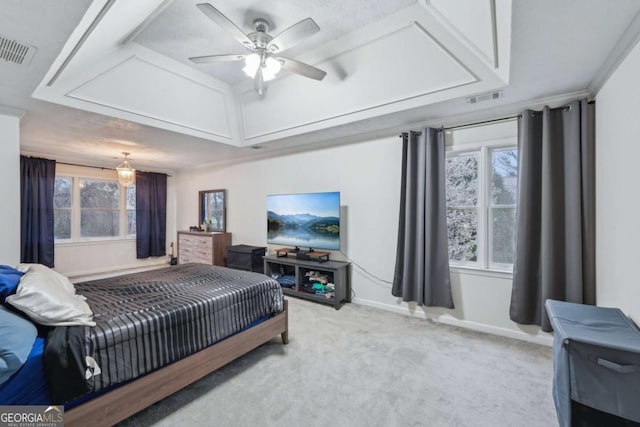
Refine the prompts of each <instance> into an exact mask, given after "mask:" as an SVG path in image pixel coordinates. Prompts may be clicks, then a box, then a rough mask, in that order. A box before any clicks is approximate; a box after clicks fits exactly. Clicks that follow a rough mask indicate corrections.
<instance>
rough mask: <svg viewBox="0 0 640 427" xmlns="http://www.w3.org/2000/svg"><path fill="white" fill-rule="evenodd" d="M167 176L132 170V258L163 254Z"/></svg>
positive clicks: (165, 237)
mask: <svg viewBox="0 0 640 427" xmlns="http://www.w3.org/2000/svg"><path fill="white" fill-rule="evenodd" d="M166 247H167V175H165V174H163V173H153V172H138V171H136V257H137V258H149V257H152V256H164V255H166V253H167V250H166Z"/></svg>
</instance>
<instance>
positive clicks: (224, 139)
mask: <svg viewBox="0 0 640 427" xmlns="http://www.w3.org/2000/svg"><path fill="white" fill-rule="evenodd" d="M197 2H198V1H196V0H184V1H174V2H170V1H167V0H165V1H163V0H138V1H136V2H123V1H115V0H94V1H93V2H92V4H91V5H90V7H89V9H88V11H87V13H86V14H85V16H84V18H83V19H82V21H81V22H80V24H79V25H78V27H77V28H76V29H75V31H74V32H73V33H72V35H71V37H70V38H69V40H68V42H67V43H66V45H65V46H64V48H63V50H62V52H61V53H60V55H59V56H58V58H57V59H56V60H55V61H54V63H53V65H52V66H51V68H50V69H49V71H48V72H47V74H46V75H45V78H44V79H43V80H42V83H41V84H40V85H39V86H38V88H37V89H36V90H35V92H34V94H33V96H34V97H36V98H38V99H42V100H46V101H49V102H54V103H58V104H62V105H67V106H70V107H75V108H79V109H83V110H87V111H92V112H95V113H100V114H105V115H109V116H113V117H117V118H120V119H125V120H129V121H132V122H137V123H140V124H143V125H149V126H153V127H158V128H161V129H166V130H171V131H174V132H179V133H183V134H186V135H191V136H196V137H199V138H204V139H207V140H210V141H215V142H218V143H223V144H228V145H231V146H237V147H243V146H249V145H255V144H260V143H265V142H269V141H274V140H278V139H282V138H286V137H291V136H296V135H304V134H306V133H310V132H315V131H318V130H322V129H328V128H331V127H334V126H339V125H341V124H345V123H349V122H354V121H358V120H367V119H372V118H376V117H379V116H384V115H388V114H391V113H397V112H401V111H404V110H408V109H411V108H415V107H416V106H424V105H428V104H433V103H437V102H442V101H446V100H450V99H454V98H459V97H462V96H467V95H473V94H478V93H482V92H487V91H492V90H496V89H500V88H502V87H504V86H506V85H507V84H508V80H509V67H508V64H509V54H510V40H511V1H510V0H484V1H478V0H458V1H456V2H450V1H444V0H431V1H427V0H421V1H418V2H413V1H407V0H404V1H399V2H390V1H383V0H378V1H373V2H372V1H365V0H358V1H349V2H344V1H329V2H322V5H321V6H320V5H319V3H318V2H315V1H313V0H306V1H303V2H301V1H293V0H286V1H278V2H263V3H259V4H258V3H254V2H251V1H249V0H244V1H237V2H233V3H231V2H222V1H215V0H211V4H212V5H214V6H215V7H217V8H219V9H220V10H221V11H222V12H223V13H225V14H226V15H227V16H228V17H229V18H230V19H231V20H232V21H233V22H235V23H236V25H238V26H239V27H240V28H242V29H243V30H244V31H246V32H250V31H251V25H252V24H251V23H252V21H253V20H254V19H255V18H257V17H261V18H265V19H267V20H268V21H269V22H270V24H271V25H272V31H270V32H271V33H272V34H277V33H278V32H279V31H282V30H283V29H284V28H287V27H289V26H290V25H292V24H294V23H296V22H298V21H300V20H301V19H304V18H307V17H309V16H310V17H311V18H313V19H314V20H315V21H316V22H317V23H318V25H319V26H320V28H321V31H320V32H319V33H318V34H316V35H314V36H311V37H309V38H308V39H305V40H303V41H302V42H300V43H299V44H297V45H296V46H294V47H292V48H291V49H288V50H287V51H285V52H284V53H283V56H286V57H289V58H293V59H297V60H300V61H303V62H307V63H309V64H312V65H314V66H317V67H319V68H321V69H323V70H325V71H327V73H328V74H327V77H326V78H325V80H323V81H315V80H310V79H306V78H303V77H300V76H297V75H293V74H287V73H285V72H283V73H280V74H279V75H278V77H277V78H276V79H275V80H273V81H271V82H269V84H268V90H267V92H266V94H265V95H264V96H262V97H260V96H258V95H257V93H256V92H255V91H254V90H253V81H252V80H250V79H249V78H247V77H245V76H244V74H243V73H242V71H241V69H240V66H239V64H206V65H199V64H193V63H191V62H190V61H188V59H187V58H188V57H191V56H199V55H209V54H221V53H237V52H239V53H242V52H244V48H243V46H241V45H240V44H239V43H238V42H237V41H235V40H234V39H233V38H232V37H231V36H229V35H228V34H227V33H226V32H224V31H223V30H222V29H221V28H220V27H218V26H217V25H216V24H215V23H214V22H213V21H211V20H209V19H208V18H207V17H206V16H204V15H203V14H202V13H201V12H200V11H199V10H198V9H197V8H196V7H195V5H196V3H197ZM470 11H471V12H472V13H470ZM338 14H339V15H340V16H349V17H353V18H354V19H340V20H336V19H334V18H335V16H336V15H338Z"/></svg>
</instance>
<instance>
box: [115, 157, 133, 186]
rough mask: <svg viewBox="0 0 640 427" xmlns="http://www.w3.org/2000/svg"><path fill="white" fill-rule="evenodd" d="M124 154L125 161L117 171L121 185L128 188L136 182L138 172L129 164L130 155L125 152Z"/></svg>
mask: <svg viewBox="0 0 640 427" xmlns="http://www.w3.org/2000/svg"><path fill="white" fill-rule="evenodd" d="M122 154H124V160H123V162H122V163H120V164H119V165H118V167H117V168H116V170H117V171H118V181H119V182H120V185H122V186H123V187H128V186H130V185H131V184H133V182H134V181H135V178H136V170H135V169H133V168H132V167H131V165H130V164H129V159H128V158H127V156H128V155H129V153H125V152H123V153H122Z"/></svg>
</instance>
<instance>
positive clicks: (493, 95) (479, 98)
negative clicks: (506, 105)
mask: <svg viewBox="0 0 640 427" xmlns="http://www.w3.org/2000/svg"><path fill="white" fill-rule="evenodd" d="M498 98H502V91H501V90H499V91H497V92H489V93H483V94H481V95H476V96H470V97H468V98H467V102H468V103H469V104H477V103H478V102H485V101H491V100H494V99H498Z"/></svg>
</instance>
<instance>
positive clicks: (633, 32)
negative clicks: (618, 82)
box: [587, 12, 640, 96]
mask: <svg viewBox="0 0 640 427" xmlns="http://www.w3.org/2000/svg"><path fill="white" fill-rule="evenodd" d="M639 41H640V12H639V13H637V14H636V16H635V17H634V18H633V20H632V21H631V23H630V24H629V26H628V27H627V28H626V29H625V30H624V33H622V36H620V38H619V39H618V41H617V42H616V44H615V45H614V46H613V48H612V49H611V51H610V52H609V55H607V58H606V59H605V60H604V62H603V63H602V65H601V66H600V68H598V71H597V72H596V75H595V77H594V78H593V79H592V80H591V82H590V83H589V86H588V87H587V89H588V91H589V92H590V93H591V94H593V95H594V96H595V95H597V93H598V92H600V89H602V87H603V86H604V85H605V83H606V82H607V81H608V80H609V78H610V77H611V75H613V73H614V72H615V71H616V70H617V69H618V67H619V66H620V64H622V61H624V60H625V59H626V58H627V56H629V53H631V51H632V50H633V48H634V47H635V46H636V45H637V44H638V42H639Z"/></svg>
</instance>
